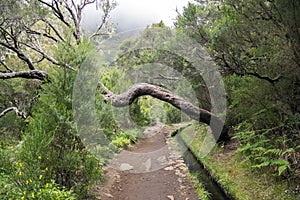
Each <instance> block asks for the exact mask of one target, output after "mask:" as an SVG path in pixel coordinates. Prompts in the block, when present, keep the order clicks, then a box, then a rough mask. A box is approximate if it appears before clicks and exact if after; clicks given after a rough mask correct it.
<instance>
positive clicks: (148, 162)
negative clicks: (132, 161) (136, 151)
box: [144, 158, 151, 172]
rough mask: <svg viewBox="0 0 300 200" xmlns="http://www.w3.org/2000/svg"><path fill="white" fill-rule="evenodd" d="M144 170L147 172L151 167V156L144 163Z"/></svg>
mask: <svg viewBox="0 0 300 200" xmlns="http://www.w3.org/2000/svg"><path fill="white" fill-rule="evenodd" d="M144 165H145V167H146V171H147V172H149V171H150V168H151V158H149V159H148V160H147V161H146V162H145V163H144Z"/></svg>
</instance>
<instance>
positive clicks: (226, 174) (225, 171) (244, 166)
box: [181, 125, 295, 200]
mask: <svg viewBox="0 0 300 200" xmlns="http://www.w3.org/2000/svg"><path fill="white" fill-rule="evenodd" d="M204 132H206V127H205V126H199V127H197V126H195V125H193V126H190V127H188V128H186V129H185V130H183V132H182V133H181V135H182V137H183V139H184V140H185V141H186V142H187V144H189V146H190V148H191V150H192V151H193V152H194V154H195V155H199V153H200V149H201V147H202V142H203V139H204V136H205V135H204ZM234 145H236V144H232V143H231V146H234ZM198 157H199V156H198ZM201 161H202V162H203V164H204V165H205V166H206V167H207V168H208V170H209V171H210V173H211V175H212V176H213V177H215V178H216V179H217V180H218V182H219V183H220V184H221V185H222V187H223V188H224V189H225V190H226V191H227V192H228V193H229V194H230V195H231V196H233V197H234V198H235V199H243V200H248V199H249V200H252V199H274V200H276V199H278V200H281V199H286V200H289V199H291V200H292V199H295V196H293V195H291V194H288V193H286V191H288V190H289V188H288V187H289V186H288V183H287V181H285V180H282V179H279V178H276V177H273V176H272V173H271V172H268V171H262V170H257V169H255V170H254V169H253V168H251V163H250V162H249V161H246V160H245V159H243V157H242V155H240V154H238V153H236V148H234V149H228V146H225V147H224V146H220V145H219V146H218V145H217V146H215V147H214V148H213V150H212V151H211V152H210V153H209V154H208V155H207V156H205V157H203V158H201Z"/></svg>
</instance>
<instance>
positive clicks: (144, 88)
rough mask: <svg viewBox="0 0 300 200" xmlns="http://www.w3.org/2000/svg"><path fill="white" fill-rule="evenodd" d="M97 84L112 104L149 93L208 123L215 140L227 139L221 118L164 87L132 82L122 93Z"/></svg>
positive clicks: (128, 103) (118, 105) (128, 102)
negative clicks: (116, 92) (115, 92)
mask: <svg viewBox="0 0 300 200" xmlns="http://www.w3.org/2000/svg"><path fill="white" fill-rule="evenodd" d="M99 85H100V87H101V88H102V90H103V94H104V100H105V101H111V103H112V105H113V106H116V107H125V106H129V105H131V104H132V103H133V101H134V100H135V99H136V98H138V97H140V96H145V95H150V96H152V97H154V98H157V99H159V100H162V101H165V102H168V103H170V104H172V105H173V106H174V107H176V108H178V109H179V110H181V111H182V112H184V113H185V114H187V115H188V116H189V117H190V118H192V119H194V120H196V121H199V122H202V123H205V124H207V125H209V126H210V128H211V130H212V133H213V135H214V137H215V139H216V140H217V141H226V140H228V139H229V136H228V128H227V127H226V126H224V123H223V122H222V120H221V119H219V118H218V117H217V116H216V115H215V114H213V113H211V112H209V111H207V110H204V109H201V108H199V107H197V106H195V105H193V104H192V103H190V102H188V101H186V100H184V99H183V98H182V97H180V96H178V95H176V94H174V93H172V92H171V91H169V90H167V89H165V88H162V87H159V86H156V85H151V84H148V83H138V84H134V85H133V86H132V87H130V88H129V89H128V90H127V91H126V92H124V93H122V94H114V93H113V92H111V91H110V90H109V89H108V88H106V87H105V86H104V85H103V84H102V83H99Z"/></svg>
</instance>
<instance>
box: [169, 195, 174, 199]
mask: <svg viewBox="0 0 300 200" xmlns="http://www.w3.org/2000/svg"><path fill="white" fill-rule="evenodd" d="M167 197H168V199H170V200H175V198H174V196H173V195H168V196H167Z"/></svg>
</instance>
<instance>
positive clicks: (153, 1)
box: [83, 0, 192, 31]
mask: <svg viewBox="0 0 300 200" xmlns="http://www.w3.org/2000/svg"><path fill="white" fill-rule="evenodd" d="M189 1H190V2H191V1H192V0H117V3H118V6H117V7H116V8H115V9H114V10H113V11H112V12H111V19H112V20H113V22H114V24H115V26H116V27H117V28H118V31H126V30H130V29H134V28H142V27H146V26H147V25H150V24H152V23H158V22H160V20H163V22H164V23H165V24H166V25H167V26H172V25H173V22H174V20H175V19H176V16H177V13H176V8H177V9H178V10H179V11H180V12H182V9H183V7H184V6H186V5H187V4H188V2H189ZM93 13H94V12H93V11H92V10H91V9H88V11H87V12H86V13H85V15H84V19H83V21H84V23H88V24H89V26H93V25H92V24H95V19H96V17H95V16H93Z"/></svg>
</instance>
